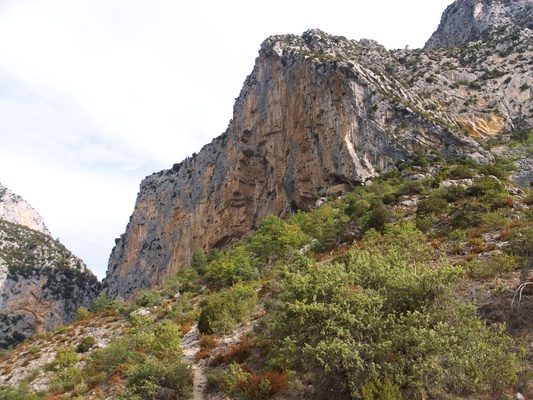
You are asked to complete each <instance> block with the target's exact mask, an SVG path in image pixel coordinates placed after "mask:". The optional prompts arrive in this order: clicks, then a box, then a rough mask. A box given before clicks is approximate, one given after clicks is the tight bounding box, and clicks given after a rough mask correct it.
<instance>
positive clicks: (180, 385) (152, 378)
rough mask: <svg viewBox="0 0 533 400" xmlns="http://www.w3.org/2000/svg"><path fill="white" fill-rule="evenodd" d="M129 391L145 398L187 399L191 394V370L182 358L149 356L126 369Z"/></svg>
mask: <svg viewBox="0 0 533 400" xmlns="http://www.w3.org/2000/svg"><path fill="white" fill-rule="evenodd" d="M127 376H128V379H127V382H126V388H127V389H128V392H129V393H132V394H134V395H139V396H141V397H142V398H143V399H146V400H156V399H161V400H165V399H178V398H186V399H188V398H189V397H190V396H191V394H192V378H193V372H192V370H191V368H190V366H189V365H188V364H186V363H185V362H184V361H183V360H172V361H166V362H163V361H160V360H158V359H156V358H149V359H148V360H146V361H145V362H144V363H142V364H139V365H135V366H133V367H132V368H131V369H129V370H128V373H127Z"/></svg>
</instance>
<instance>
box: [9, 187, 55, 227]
mask: <svg viewBox="0 0 533 400" xmlns="http://www.w3.org/2000/svg"><path fill="white" fill-rule="evenodd" d="M0 219H3V220H5V221H8V222H12V223H14V224H20V225H24V226H27V227H28V228H30V229H34V230H36V231H39V232H42V233H44V234H45V235H50V231H49V230H48V228H47V227H46V225H45V224H44V220H43V218H42V217H41V216H40V215H39V213H38V212H37V211H35V209H34V208H33V207H32V206H31V205H30V204H29V203H28V202H27V201H26V200H24V199H23V198H22V197H20V196H19V195H17V194H16V193H13V192H12V191H11V190H9V189H8V188H6V187H4V186H2V184H0Z"/></svg>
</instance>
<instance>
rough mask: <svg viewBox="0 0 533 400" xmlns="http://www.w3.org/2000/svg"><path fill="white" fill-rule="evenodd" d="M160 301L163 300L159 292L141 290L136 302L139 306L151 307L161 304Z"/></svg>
mask: <svg viewBox="0 0 533 400" xmlns="http://www.w3.org/2000/svg"><path fill="white" fill-rule="evenodd" d="M161 301H163V298H162V297H161V294H160V293H158V292H154V291H151V290H143V291H142V292H141V293H140V296H139V299H138V300H137V301H136V303H137V304H138V305H139V306H141V307H153V306H157V305H159V304H161Z"/></svg>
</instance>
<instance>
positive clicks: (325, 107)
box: [104, 0, 533, 298]
mask: <svg viewBox="0 0 533 400" xmlns="http://www.w3.org/2000/svg"><path fill="white" fill-rule="evenodd" d="M476 4H481V6H477V5H476ZM530 5H531V1H524V0H517V1H514V2H513V1H511V2H509V1H507V2H498V1H492V2H489V1H485V2H481V1H477V2H476V1H473V0H458V1H457V2H456V3H454V4H453V5H452V6H450V7H449V8H448V9H447V10H446V12H445V13H444V16H443V22H442V23H441V25H440V27H439V30H438V31H437V32H436V33H435V34H434V35H433V37H432V39H431V40H430V41H429V42H428V43H429V45H428V47H430V48H428V49H425V50H407V49H403V50H391V51H388V50H386V49H385V48H384V47H383V46H380V45H379V44H378V43H376V42H375V41H372V40H362V41H360V42H357V41H353V40H348V39H346V38H344V37H338V36H330V35H327V34H325V33H324V32H321V31H320V30H317V29H315V30H310V31H307V32H305V33H304V34H303V35H302V36H301V37H300V36H295V35H283V36H272V37H270V38H268V39H267V40H266V41H265V42H264V43H263V44H262V45H261V49H260V51H259V57H258V58H257V60H256V64H255V67H254V69H253V71H252V73H251V74H250V76H248V78H247V79H246V81H245V82H244V86H243V89H242V91H241V94H240V96H239V97H238V99H237V100H236V103H235V106H234V112H233V119H232V120H231V122H230V124H229V126H228V129H227V130H226V132H225V133H224V134H222V135H221V136H220V137H218V138H216V139H215V140H213V142H212V143H210V144H208V145H207V146H205V147H204V148H203V149H202V150H201V151H200V152H199V153H198V154H195V155H194V156H193V157H192V158H188V159H186V160H185V161H183V162H182V163H180V164H176V165H174V167H173V168H172V169H169V170H165V171H161V172H158V173H156V174H153V175H152V176H149V177H147V178H146V179H145V180H144V181H143V182H142V183H141V187H140V192H139V194H138V197H137V202H136V205H135V209H134V211H133V214H132V216H131V218H130V221H129V224H128V226H127V228H126V232H125V233H124V234H123V235H122V236H121V237H120V238H119V239H117V240H116V246H115V248H114V249H113V251H112V254H111V257H110V260H109V265H108V271H107V276H106V279H105V280H104V290H105V291H106V292H107V294H108V295H109V296H110V297H111V298H115V297H123V298H128V297H129V296H131V295H132V293H133V292H134V291H135V290H138V289H145V288H152V287H156V286H158V285H161V284H162V283H163V281H164V280H165V279H166V278H168V277H169V276H170V275H172V274H174V273H175V272H176V271H178V270H179V269H180V268H184V267H186V266H187V265H188V263H189V260H190V256H191V253H192V251H193V250H194V249H195V248H197V247H201V248H203V249H210V248H213V247H224V246H228V245H230V244H231V243H233V242H234V241H236V240H239V239H242V238H243V237H244V236H245V235H246V234H247V233H249V232H250V231H253V230H254V229H256V228H257V227H258V225H259V224H260V222H261V220H262V219H263V218H264V217H265V216H267V215H270V214H275V215H278V216H280V217H284V216H286V215H288V214H289V213H291V212H293V211H295V210H297V209H303V210H307V209H309V208H310V207H311V206H312V205H313V203H314V201H315V199H316V198H317V197H318V196H319V195H321V194H323V193H327V192H328V191H343V190H347V189H349V188H350V187H352V186H355V185H358V184H361V183H364V182H365V181H366V180H367V179H369V178H371V177H373V176H376V175H378V174H379V173H380V172H381V171H386V170H389V169H393V168H395V165H396V164H397V163H398V162H400V161H401V160H405V159H407V158H408V157H410V156H411V154H412V153H413V152H414V151H417V150H418V151H423V152H434V153H438V154H439V155H442V156H444V157H447V158H452V157H472V158H474V159H475V160H476V161H477V162H479V163H487V162H491V160H492V159H493V157H492V155H491V154H490V153H488V152H487V151H485V150H483V149H482V148H481V146H480V145H478V143H477V142H476V141H475V140H473V139H472V138H473V137H477V138H479V139H483V138H490V137H494V136H496V135H499V134H501V133H506V132H507V133H508V132H513V131H516V130H523V129H531V127H532V126H533V123H532V122H533V120H532V118H533V103H532V100H531V98H532V89H531V86H532V85H533V72H532V70H533V69H532V68H531V64H530V60H532V59H533V51H532V50H533V45H532V41H531V38H530V37H529V36H528V35H529V33H528V32H529V31H527V29H529V28H528V27H529V26H530V25H531V19H528V17H525V16H524V15H529V14H528V13H529V12H530ZM476 10H478V11H479V10H481V11H479V12H478V11H476ZM495 10H499V11H498V12H499V14H498V19H497V21H504V20H505V21H508V22H509V24H508V25H506V26H505V29H503V30H502V32H503V31H505V32H506V33H509V34H513V32H515V33H516V32H519V34H517V35H515V36H511V37H504V38H502V37H499V39H498V40H493V41H486V42H475V43H469V44H468V45H467V46H466V47H453V48H444V47H443V46H453V45H455V44H462V43H465V41H468V40H471V39H472V38H474V39H477V38H483V37H485V36H484V34H483V32H485V31H488V30H490V29H489V28H490V26H492V25H491V24H492V23H493V21H494V20H495V19H494V18H492V17H490V15H492V14H493V13H496V11H495ZM472 13H474V14H475V15H476V16H475V17H474V16H471V18H470V17H468V16H469V15H471V14H472ZM487 13H488V14H487ZM486 14H487V15H489V14H490V15H489V16H487V15H486ZM472 15H473V14H472ZM468 18H470V19H471V20H472V21H473V22H472V23H471V25H472V24H473V25H472V28H471V29H470V28H468V27H467V26H465V29H464V31H460V32H458V33H457V35H456V36H457V37H454V36H453V35H452V34H453V32H454V27H455V26H456V24H459V23H460V22H464V21H466V20H468ZM476 18H477V19H476ZM491 18H492V19H491ZM478 20H479V21H481V20H483V21H485V22H483V24H481V22H480V23H478V25H479V26H478V25H475V23H477V22H476V21H478ZM498 23H499V22H498ZM519 23H520V24H522V25H517V24H519ZM498 26H502V25H497V26H496V28H497V27H498ZM474 27H477V28H475V29H474ZM467 28H468V29H467ZM469 29H470V30H469ZM476 29H477V30H476ZM467 31H468V32H467ZM470 31H472V32H474V33H473V34H470V33H469V32H470ZM496 31H497V29H496ZM520 32H522V33H523V34H522V33H520ZM500 39H501V40H500ZM502 40H503V42H502Z"/></svg>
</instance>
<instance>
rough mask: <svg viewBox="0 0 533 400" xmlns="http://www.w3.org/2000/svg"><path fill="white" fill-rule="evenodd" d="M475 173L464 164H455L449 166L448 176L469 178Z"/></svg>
mask: <svg viewBox="0 0 533 400" xmlns="http://www.w3.org/2000/svg"><path fill="white" fill-rule="evenodd" d="M475 175H476V173H475V172H474V171H473V170H472V169H470V168H469V167H468V166H466V165H456V166H454V167H452V168H450V170H449V173H448V177H449V178H452V179H469V178H473V177H474V176H475Z"/></svg>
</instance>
